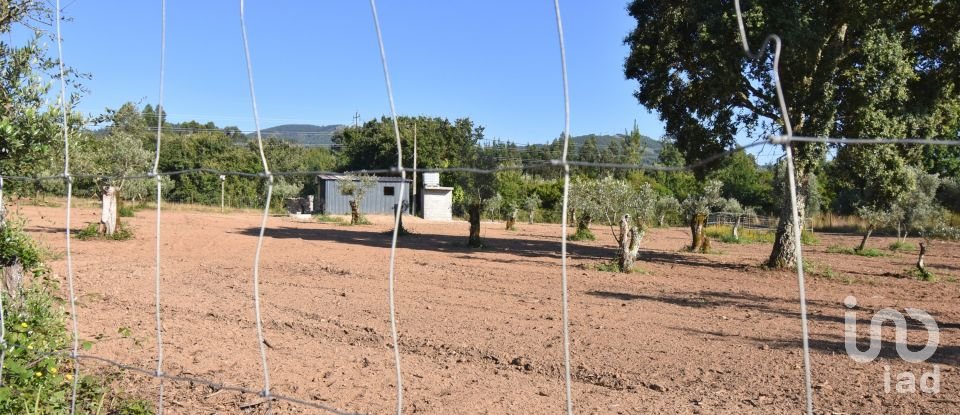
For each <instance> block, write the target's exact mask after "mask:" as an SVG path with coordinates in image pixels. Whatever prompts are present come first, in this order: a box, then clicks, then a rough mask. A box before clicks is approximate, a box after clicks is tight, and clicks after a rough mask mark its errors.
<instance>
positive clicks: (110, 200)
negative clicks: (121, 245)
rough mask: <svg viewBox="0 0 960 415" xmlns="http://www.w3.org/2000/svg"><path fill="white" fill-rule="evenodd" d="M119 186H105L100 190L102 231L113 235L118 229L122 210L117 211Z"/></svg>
mask: <svg viewBox="0 0 960 415" xmlns="http://www.w3.org/2000/svg"><path fill="white" fill-rule="evenodd" d="M118 197H119V195H118V194H117V188H116V187H113V186H104V187H103V191H102V192H100V233H101V234H104V235H107V236H113V234H114V233H115V232H116V231H117V221H118V217H119V216H120V212H118V211H117V198H118Z"/></svg>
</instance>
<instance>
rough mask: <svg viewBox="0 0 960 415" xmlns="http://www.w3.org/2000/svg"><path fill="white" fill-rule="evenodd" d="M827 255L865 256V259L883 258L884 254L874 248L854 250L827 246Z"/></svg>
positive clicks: (838, 246)
mask: <svg viewBox="0 0 960 415" xmlns="http://www.w3.org/2000/svg"><path fill="white" fill-rule="evenodd" d="M827 253H830V254H846V255H859V256H865V257H880V256H885V254H884V253H883V252H882V251H880V250H879V249H876V248H864V249H856V248H849V247H845V246H840V245H830V246H828V247H827Z"/></svg>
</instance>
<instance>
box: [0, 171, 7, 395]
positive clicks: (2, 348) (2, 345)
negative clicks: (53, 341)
mask: <svg viewBox="0 0 960 415" xmlns="http://www.w3.org/2000/svg"><path fill="white" fill-rule="evenodd" d="M5 209H6V208H5V207H4V206H3V176H0V226H3V221H4V220H5V219H6V216H7V214H6V212H4V210H5ZM3 296H4V293H3V291H0V386H3V360H4V359H6V357H7V331H6V325H7V322H6V320H5V319H4V316H3Z"/></svg>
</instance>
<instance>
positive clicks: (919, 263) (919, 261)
mask: <svg viewBox="0 0 960 415" xmlns="http://www.w3.org/2000/svg"><path fill="white" fill-rule="evenodd" d="M926 254H927V244H926V243H923V242H920V255H919V256H918V257H917V269H918V270H920V272H921V273H925V272H927V268H926V267H925V266H924V265H923V256H924V255H926Z"/></svg>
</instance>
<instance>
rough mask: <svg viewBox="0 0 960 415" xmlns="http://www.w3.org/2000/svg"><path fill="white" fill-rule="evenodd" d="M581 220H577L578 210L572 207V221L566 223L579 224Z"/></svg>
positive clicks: (570, 224)
mask: <svg viewBox="0 0 960 415" xmlns="http://www.w3.org/2000/svg"><path fill="white" fill-rule="evenodd" d="M579 224H580V222H577V210H576V209H570V223H568V224H566V225H567V226H574V225H579Z"/></svg>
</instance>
